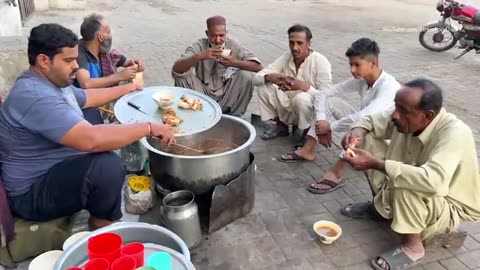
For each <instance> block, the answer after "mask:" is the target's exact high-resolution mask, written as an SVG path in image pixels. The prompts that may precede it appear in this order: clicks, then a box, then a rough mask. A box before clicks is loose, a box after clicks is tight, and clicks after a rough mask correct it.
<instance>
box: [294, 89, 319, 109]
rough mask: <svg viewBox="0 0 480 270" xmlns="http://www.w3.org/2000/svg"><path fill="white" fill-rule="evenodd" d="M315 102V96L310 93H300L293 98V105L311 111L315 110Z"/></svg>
mask: <svg viewBox="0 0 480 270" xmlns="http://www.w3.org/2000/svg"><path fill="white" fill-rule="evenodd" d="M313 100H314V98H313V96H312V95H310V94H309V93H305V92H300V93H298V94H296V95H295V96H294V97H293V99H292V105H293V106H294V107H296V108H299V109H303V110H309V111H311V110H312V109H313Z"/></svg>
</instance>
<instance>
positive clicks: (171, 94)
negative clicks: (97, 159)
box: [114, 86, 222, 136]
mask: <svg viewBox="0 0 480 270" xmlns="http://www.w3.org/2000/svg"><path fill="white" fill-rule="evenodd" d="M114 113H115V117H116V118H117V119H118V121H119V122H120V123H122V124H128V123H139V122H147V121H150V122H152V123H162V124H166V125H169V126H171V127H173V130H174V131H175V136H187V135H191V134H195V133H198V132H202V131H205V130H207V129H209V128H211V127H213V126H214V125H215V124H217V123H218V121H220V118H221V117H222V109H221V108H220V105H218V103H217V102H216V101H215V100H213V99H212V98H210V97H208V96H206V95H204V94H202V93H199V92H196V91H193V90H190V89H186V88H181V87H173V86H154V87H146V88H144V89H143V90H142V91H136V92H133V93H130V94H128V95H125V96H123V97H122V98H120V99H119V100H118V101H117V102H116V104H115V108H114Z"/></svg>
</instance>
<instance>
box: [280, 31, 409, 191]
mask: <svg viewBox="0 0 480 270" xmlns="http://www.w3.org/2000/svg"><path fill="white" fill-rule="evenodd" d="M345 54H346V56H347V57H348V59H349V62H350V72H351V73H352V75H353V78H350V79H348V80H346V81H344V82H342V83H339V84H336V85H334V86H333V87H332V88H330V89H328V90H327V91H324V92H321V93H319V94H318V95H317V96H316V100H315V111H316V122H315V124H314V125H312V128H311V129H310V130H309V132H308V136H307V142H306V143H305V146H304V147H303V148H301V149H299V150H296V151H294V152H290V153H288V154H286V155H284V156H282V157H281V161H287V162H289V161H296V160H313V159H315V148H316V145H317V142H318V143H319V144H322V145H324V146H325V147H329V146H330V145H331V141H332V133H333V132H346V131H348V130H349V129H350V126H351V125H352V124H353V123H354V122H355V121H358V120H359V119H360V118H361V117H362V116H366V115H370V114H374V113H378V112H382V111H385V110H387V109H389V108H392V107H393V105H394V103H393V99H394V98H395V93H396V92H397V90H398V89H400V84H399V83H398V82H397V80H395V78H394V77H393V76H392V75H390V74H388V73H387V72H386V71H384V70H382V69H381V68H380V66H379V65H378V63H379V54H380V48H379V47H378V44H377V43H376V42H375V41H373V40H371V39H368V38H361V39H359V40H357V41H355V42H353V44H352V45H351V46H350V48H348V50H347V52H346V53H345ZM355 92H356V93H358V94H359V96H360V110H357V109H355V108H353V107H352V106H351V105H350V104H348V103H347V102H345V101H344V99H345V98H344V97H342V95H344V94H346V93H355ZM346 166H347V164H346V163H345V161H343V160H341V159H340V160H339V161H338V162H337V163H336V164H335V165H334V166H333V169H332V170H331V171H329V172H327V173H326V174H325V175H324V176H323V177H322V179H321V180H318V181H317V182H316V183H313V184H311V185H310V186H309V187H308V190H310V191H311V192H314V193H326V192H330V191H332V190H334V189H336V188H339V187H341V186H343V185H344V183H343V182H342V181H341V175H342V173H343V171H344V170H345V168H346Z"/></svg>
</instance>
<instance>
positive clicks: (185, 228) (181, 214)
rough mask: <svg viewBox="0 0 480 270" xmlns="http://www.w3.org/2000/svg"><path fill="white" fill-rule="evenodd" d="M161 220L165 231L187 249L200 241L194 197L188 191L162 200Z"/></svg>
mask: <svg viewBox="0 0 480 270" xmlns="http://www.w3.org/2000/svg"><path fill="white" fill-rule="evenodd" d="M161 209H162V210H161V211H162V219H163V222H164V224H165V227H167V229H169V230H171V231H173V232H174V233H176V234H177V235H178V236H180V238H182V240H183V241H185V243H186V244H187V246H188V247H189V248H192V247H195V246H196V245H198V244H199V243H200V241H201V240H202V231H201V229H200V217H199V214H198V206H197V204H196V203H195V195H194V194H193V193H192V192H190V191H188V190H179V191H175V192H172V193H170V194H168V195H167V196H165V197H164V198H163V206H162V208H161Z"/></svg>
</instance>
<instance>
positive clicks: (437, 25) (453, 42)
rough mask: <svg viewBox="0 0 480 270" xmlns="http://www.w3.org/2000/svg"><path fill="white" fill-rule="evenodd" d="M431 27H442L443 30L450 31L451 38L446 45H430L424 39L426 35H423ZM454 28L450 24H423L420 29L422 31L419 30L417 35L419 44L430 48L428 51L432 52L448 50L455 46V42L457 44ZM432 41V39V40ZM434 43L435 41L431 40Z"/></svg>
mask: <svg viewBox="0 0 480 270" xmlns="http://www.w3.org/2000/svg"><path fill="white" fill-rule="evenodd" d="M432 29H438V30H440V29H444V30H447V31H448V32H450V34H451V35H452V40H451V41H450V42H449V43H447V44H446V46H443V47H435V46H432V45H431V44H430V43H429V42H428V41H427V40H426V37H425V34H426V33H427V32H428V31H429V30H432ZM455 32H456V31H455V29H453V28H452V27H450V26H445V25H443V24H441V23H435V24H431V25H428V26H425V27H424V29H423V30H422V32H420V34H419V36H418V40H419V41H420V44H422V46H423V47H424V48H425V49H427V50H430V51H433V52H444V51H448V50H450V49H451V48H453V47H454V46H455V44H457V42H458V38H457V36H456V33H455ZM441 35H442V37H441V38H442V39H443V34H441ZM432 39H433V38H432ZM432 41H433V40H432ZM433 42H434V43H435V41H433Z"/></svg>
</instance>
